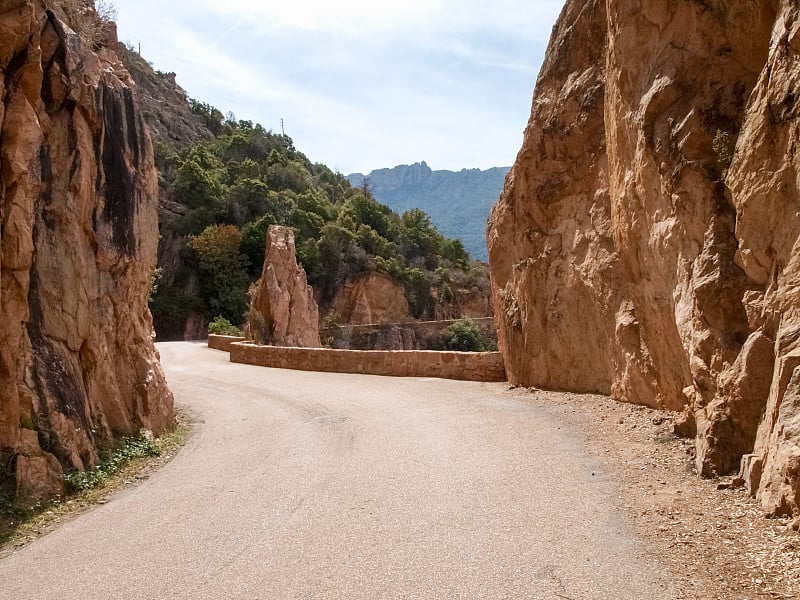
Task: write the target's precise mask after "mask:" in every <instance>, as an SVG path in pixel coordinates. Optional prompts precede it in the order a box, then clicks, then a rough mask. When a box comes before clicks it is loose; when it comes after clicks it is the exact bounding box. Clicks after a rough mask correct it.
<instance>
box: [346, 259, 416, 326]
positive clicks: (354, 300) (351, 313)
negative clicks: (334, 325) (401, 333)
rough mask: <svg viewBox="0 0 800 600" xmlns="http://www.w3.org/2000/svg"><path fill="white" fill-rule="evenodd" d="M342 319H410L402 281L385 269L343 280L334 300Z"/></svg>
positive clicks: (363, 322) (352, 321)
mask: <svg viewBox="0 0 800 600" xmlns="http://www.w3.org/2000/svg"><path fill="white" fill-rule="evenodd" d="M333 310H334V311H336V313H337V314H338V315H339V317H340V318H341V320H342V322H343V323H347V324H349V325H371V324H375V323H402V322H404V321H411V320H413V318H412V317H411V309H410V308H409V306H408V300H407V299H406V291H405V289H404V288H403V286H402V285H400V284H399V283H397V282H396V281H395V280H394V279H392V278H391V277H389V276H388V275H385V274H384V273H378V272H372V273H368V274H366V275H364V276H363V277H360V278H359V279H357V280H355V281H346V282H345V283H344V284H343V285H342V287H341V288H340V290H339V292H338V293H337V294H336V298H335V299H334V301H333Z"/></svg>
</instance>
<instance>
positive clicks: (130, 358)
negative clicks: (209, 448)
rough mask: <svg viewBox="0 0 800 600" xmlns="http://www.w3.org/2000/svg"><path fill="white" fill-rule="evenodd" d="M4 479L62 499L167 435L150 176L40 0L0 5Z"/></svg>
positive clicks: (70, 36) (103, 87)
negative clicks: (121, 454) (66, 473)
mask: <svg viewBox="0 0 800 600" xmlns="http://www.w3.org/2000/svg"><path fill="white" fill-rule="evenodd" d="M0 71H2V78H0V98H2V102H0V124H1V125H0V167H1V168H2V171H1V173H2V175H1V179H0V220H1V227H2V228H1V229H0V321H1V322H2V323H3V326H2V328H0V478H2V481H1V482H0V483H2V486H3V488H4V490H3V491H4V492H5V493H9V492H11V493H14V494H16V497H17V499H18V500H20V501H32V500H35V499H37V498H42V497H46V496H48V495H51V494H54V493H58V492H59V491H60V490H61V487H62V470H63V469H65V468H66V469H84V468H86V467H89V466H91V465H93V464H94V463H96V461H97V460H98V447H100V446H102V445H104V444H107V443H109V442H111V441H112V439H113V438H114V437H115V436H116V435H118V434H130V433H133V432H136V431H138V430H139V429H140V428H147V429H149V430H152V431H153V432H154V433H156V434H160V433H163V432H164V431H165V430H167V429H168V428H170V427H171V426H172V424H173V415H172V396H171V394H170V392H169V390H168V389H167V387H166V384H165V380H164V376H163V373H162V370H161V367H160V365H159V362H158V355H157V353H156V350H155V348H154V346H153V341H152V337H151V334H152V323H151V320H150V315H149V312H148V309H147V296H148V290H149V286H150V280H151V276H152V273H153V268H154V266H155V258H156V244H157V242H158V239H157V222H156V171H155V168H154V164H153V152H152V149H151V144H150V140H149V138H148V135H147V132H146V130H145V126H144V123H143V121H142V119H141V116H140V114H139V111H138V109H137V104H136V97H135V94H134V89H133V86H132V84H133V82H132V81H131V80H130V78H129V76H128V74H127V73H126V72H125V70H124V69H122V67H121V65H120V64H119V63H118V62H117V61H116V56H115V55H114V54H113V52H110V51H109V50H107V49H102V48H101V49H100V50H98V51H97V52H96V53H95V52H93V51H92V49H91V48H88V47H86V46H85V45H84V43H83V42H82V41H81V39H80V38H79V37H78V36H77V35H76V34H75V33H74V32H73V31H72V30H71V29H69V28H68V27H66V26H65V25H64V23H63V22H61V21H60V20H59V18H58V16H57V15H56V14H54V13H53V12H51V11H48V10H46V7H45V3H44V2H42V1H40V0H9V1H6V2H3V3H2V4H0Z"/></svg>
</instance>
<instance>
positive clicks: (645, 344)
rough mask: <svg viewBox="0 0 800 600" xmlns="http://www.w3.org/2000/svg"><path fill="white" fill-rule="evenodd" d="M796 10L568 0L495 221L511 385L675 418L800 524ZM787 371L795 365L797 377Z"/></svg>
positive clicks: (761, 3)
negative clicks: (742, 467) (607, 398)
mask: <svg viewBox="0 0 800 600" xmlns="http://www.w3.org/2000/svg"><path fill="white" fill-rule="evenodd" d="M799 31H800V17H798V8H797V6H796V3H794V2H790V1H789V0H783V1H782V2H773V1H771V0H746V1H743V2H734V3H731V2H722V1H721V0H720V1H713V0H712V1H710V2H704V3H699V2H690V1H684V0H679V1H678V2H674V1H668V0H655V1H653V2H647V3H642V4H641V6H640V5H639V4H636V3H628V2H622V1H621V0H611V1H599V0H594V1H592V0H589V1H583V0H580V1H575V0H570V1H569V2H567V5H566V6H565V8H564V10H563V12H562V14H561V17H560V19H559V21H558V23H557V25H556V27H555V29H554V32H553V38H552V40H551V42H550V47H549V49H548V53H547V57H546V59H545V63H544V65H543V68H542V71H541V73H540V76H539V80H538V82H537V86H536V92H535V94H534V100H533V111H532V115H531V120H530V121H529V124H528V127H527V129H526V134H525V140H524V143H523V147H522V150H521V151H520V153H519V155H518V157H517V162H516V164H515V166H514V168H513V169H512V171H511V172H510V174H509V176H508V178H507V180H506V187H505V190H504V192H503V195H502V196H501V198H500V200H499V201H498V203H497V204H496V206H495V207H494V209H493V211H492V214H491V217H490V221H489V227H488V245H489V253H490V264H491V269H492V278H493V290H492V293H493V301H494V304H495V311H496V319H497V323H498V330H499V337H500V347H501V349H502V350H503V351H504V353H505V356H506V368H507V371H508V375H509V378H510V380H511V381H512V382H514V383H518V384H522V385H535V386H540V387H547V388H552V389H565V390H575V391H595V392H602V393H610V394H612V395H613V396H614V397H615V398H617V399H620V400H624V401H629V402H635V403H640V404H646V405H650V406H658V407H663V408H667V409H673V410H681V409H684V408H686V410H687V414H688V416H689V419H690V421H693V424H694V425H695V427H693V429H696V432H697V448H698V469H699V470H700V471H701V472H702V473H704V474H714V473H727V472H731V471H735V470H736V469H737V468H738V466H739V462H740V459H741V458H742V456H743V455H752V456H748V460H747V461H746V464H747V465H756V467H755V471H751V472H750V473H748V475H749V476H750V480H752V481H753V484H752V491H753V492H754V493H756V494H758V495H759V496H760V498H761V499H762V501H763V503H764V506H765V508H766V509H767V510H769V511H772V512H776V513H791V512H795V513H796V512H798V511H800V507H799V506H798V501H799V500H800V498H798V494H800V426H798V423H800V368H798V367H800V315H799V314H798V311H800V295H799V294H800V264H799V261H800V245H798V241H799V240H800V184H799V183H798V182H799V181H800V177H798V175H799V174H800V161H799V160H798V156H797V152H798V150H797V148H798V142H799V141H800V139H798V138H799V134H800V132H799V131H798V127H799V126H800V99H798V96H797V93H796V90H797V89H798V86H800V41H799V40H800V33H799ZM796 369H797V370H796Z"/></svg>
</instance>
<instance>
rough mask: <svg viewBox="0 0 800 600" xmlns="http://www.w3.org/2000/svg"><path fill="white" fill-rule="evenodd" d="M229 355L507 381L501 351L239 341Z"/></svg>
mask: <svg viewBox="0 0 800 600" xmlns="http://www.w3.org/2000/svg"><path fill="white" fill-rule="evenodd" d="M209 345H210V337H209ZM230 353H231V362H235V363H243V364H247V365H257V366H261V367H275V368H279V369H295V370H299V371H321V372H329V373H361V374H365V375H388V376H392V377H440V378H443V379H460V380H464V381H505V380H506V371H505V364H504V362H503V355H502V354H500V353H499V352H434V351H430V350H410V351H403V350H395V351H381V350H368V351H363V350H330V349H327V348H282V347H278V346H258V345H256V344H248V343H244V342H240V343H232V344H230Z"/></svg>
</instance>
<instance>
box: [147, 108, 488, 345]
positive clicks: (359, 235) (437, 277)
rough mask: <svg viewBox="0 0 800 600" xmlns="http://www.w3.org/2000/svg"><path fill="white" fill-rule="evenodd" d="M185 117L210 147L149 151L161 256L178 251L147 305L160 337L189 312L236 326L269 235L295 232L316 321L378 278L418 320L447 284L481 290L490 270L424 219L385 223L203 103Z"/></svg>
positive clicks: (324, 175)
mask: <svg viewBox="0 0 800 600" xmlns="http://www.w3.org/2000/svg"><path fill="white" fill-rule="evenodd" d="M190 109H191V111H192V113H193V114H194V115H195V116H196V117H197V118H198V119H199V121H200V122H202V125H203V126H204V127H205V128H207V129H208V130H209V131H211V132H212V133H213V134H214V138H213V139H211V140H207V141H199V142H197V143H194V144H191V145H190V146H189V147H187V148H185V149H183V150H180V149H178V148H175V147H174V145H170V144H169V143H168V140H156V143H155V150H156V165H157V167H158V169H159V183H160V186H161V192H162V198H165V199H167V201H168V202H171V203H172V204H173V205H174V206H175V207H176V208H175V215H176V216H175V218H173V219H162V224H161V227H162V245H163V240H165V239H166V240H175V239H178V240H181V241H182V243H181V246H182V248H183V249H182V251H181V253H180V256H179V261H178V263H179V264H178V266H177V268H176V267H172V268H171V270H172V272H166V271H168V270H169V269H170V266H169V265H163V268H164V269H165V274H164V277H163V278H162V280H161V283H160V285H159V287H158V289H157V290H156V292H155V293H154V294H153V298H152V301H151V309H152V312H153V318H154V321H155V325H156V331H157V332H158V333H159V335H160V336H161V337H167V338H168V337H179V336H180V335H181V333H182V331H183V324H184V323H185V322H186V320H187V319H188V317H189V314H190V313H192V312H198V313H200V314H202V315H203V316H204V317H205V319H206V320H208V319H209V318H210V317H213V316H218V315H219V316H222V317H224V318H225V319H227V320H228V321H230V322H231V323H233V324H241V323H242V321H243V317H244V313H245V310H246V307H247V290H248V288H249V287H250V285H251V284H252V283H253V282H254V281H255V279H257V278H258V277H259V276H260V274H261V270H262V266H263V261H264V250H265V240H266V232H267V229H268V227H269V225H271V224H276V225H284V226H289V227H292V228H293V229H294V231H295V239H296V248H297V257H298V261H299V262H300V263H301V264H302V265H303V267H304V269H305V271H306V273H307V275H308V281H309V283H310V284H311V285H312V286H313V288H314V291H315V295H316V299H317V301H318V302H319V304H320V306H321V308H322V310H323V313H324V312H327V311H328V310H330V308H331V306H332V303H333V300H334V299H335V297H336V294H337V292H338V291H339V289H340V288H341V287H342V285H343V284H344V283H345V282H346V281H347V280H354V279H357V278H359V277H361V276H363V275H366V274H368V273H370V272H374V271H379V272H383V273H386V274H388V275H389V276H390V277H391V278H392V279H394V280H395V281H397V282H400V283H402V285H403V287H404V289H405V292H406V296H407V298H408V302H409V305H410V307H411V312H412V316H413V317H415V318H433V316H434V307H435V305H436V303H437V302H438V303H447V302H448V301H452V300H453V294H452V290H451V289H450V285H451V282H452V281H454V280H457V281H462V282H466V283H472V284H473V286H480V285H483V284H485V282H486V278H487V273H486V270H485V268H483V267H482V266H481V265H479V264H478V263H473V262H471V261H470V257H469V255H468V254H467V252H466V251H465V250H464V246H463V245H462V243H461V242H460V241H458V240H453V239H447V238H445V237H443V236H442V235H441V234H440V233H439V232H438V231H437V229H436V227H434V225H433V224H432V223H431V219H430V217H428V215H427V214H425V213H424V212H422V211H421V210H419V209H412V210H409V211H407V212H406V213H404V214H402V215H398V214H396V213H394V212H392V211H391V210H390V209H389V208H388V207H386V206H384V205H382V204H380V203H378V202H377V201H376V200H375V199H374V198H372V196H371V195H370V192H369V189H368V188H366V187H363V188H359V189H355V188H353V187H351V186H350V184H349V183H348V181H347V180H346V179H345V178H344V177H343V176H342V175H341V174H339V173H335V172H333V171H332V170H331V169H329V168H328V167H327V166H325V165H323V164H319V163H313V162H311V161H310V160H309V159H308V158H307V157H306V156H305V155H304V154H303V153H302V152H300V151H298V150H297V149H296V148H295V147H294V144H293V142H292V140H291V138H289V137H288V136H286V135H281V134H275V133H272V132H271V131H267V130H266V129H264V128H263V127H262V126H261V125H258V124H254V123H252V122H250V121H237V120H236V119H235V118H234V117H233V116H232V115H229V116H228V117H224V116H223V115H222V112H221V111H219V110H217V109H216V108H214V107H212V106H209V105H208V104H205V103H202V102H197V101H190ZM162 203H163V201H162Z"/></svg>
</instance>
